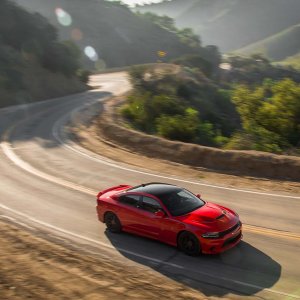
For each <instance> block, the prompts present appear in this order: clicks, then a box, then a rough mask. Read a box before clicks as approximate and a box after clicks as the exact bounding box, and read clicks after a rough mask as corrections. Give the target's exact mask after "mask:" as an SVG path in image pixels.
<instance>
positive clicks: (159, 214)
mask: <svg viewBox="0 0 300 300" xmlns="http://www.w3.org/2000/svg"><path fill="white" fill-rule="evenodd" d="M155 216H156V217H158V218H164V217H165V216H166V214H165V212H164V211H162V210H158V211H157V212H155Z"/></svg>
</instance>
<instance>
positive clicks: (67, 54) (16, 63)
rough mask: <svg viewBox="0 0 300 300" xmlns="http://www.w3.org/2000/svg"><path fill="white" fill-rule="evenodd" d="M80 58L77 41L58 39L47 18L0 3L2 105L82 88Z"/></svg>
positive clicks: (0, 83)
mask: <svg viewBox="0 0 300 300" xmlns="http://www.w3.org/2000/svg"><path fill="white" fill-rule="evenodd" d="M79 59H80V51H79V49H78V48H77V47H76V46H75V44H73V43H72V42H70V41H65V42H59V41H58V34H57V31H56V29H55V28H54V27H53V26H52V25H50V24H49V23H48V21H47V20H46V19H45V18H44V17H42V16H41V15H39V14H32V13H29V12H27V11H25V10H24V9H22V8H20V7H19V6H17V5H16V4H14V3H13V2H11V1H8V0H3V1H1V2H0V95H1V98H0V107H2V106H7V105H13V104H22V103H28V102H31V101H36V100H40V99H45V98H51V97H58V96H62V95H66V94H70V93H75V92H79V91H83V90H84V89H85V88H86V85H85V82H86V80H87V77H86V76H85V72H84V71H83V70H80V64H79ZM80 79H82V80H80Z"/></svg>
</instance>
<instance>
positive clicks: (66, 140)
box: [0, 73, 300, 300]
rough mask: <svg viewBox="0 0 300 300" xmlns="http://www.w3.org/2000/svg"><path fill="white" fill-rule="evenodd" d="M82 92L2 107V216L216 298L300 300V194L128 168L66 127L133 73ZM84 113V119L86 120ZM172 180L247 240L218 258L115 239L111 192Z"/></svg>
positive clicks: (102, 78)
mask: <svg viewBox="0 0 300 300" xmlns="http://www.w3.org/2000/svg"><path fill="white" fill-rule="evenodd" d="M91 82H92V84H93V85H94V86H95V87H98V88H96V89H94V90H92V91H88V92H85V93H82V94H76V95H70V96H67V97H63V98H59V99H53V100H48V101H44V102H39V103H34V104H29V105H22V106H15V107H9V108H4V109H1V110H0V133H1V137H2V138H1V148H0V170H1V172H0V217H1V218H9V219H10V220H13V221H14V222H17V223H20V224H22V225H23V226H28V227H41V228H43V229H45V230H49V231H51V232H52V233H53V234H57V235H58V236H65V237H68V238H69V239H71V240H74V241H81V242H82V243H85V244H89V245H93V246H94V247H96V248H97V249H98V250H99V251H101V249H106V251H108V252H111V253H112V255H113V254H114V255H117V256H119V257H122V259H124V258H125V263H126V261H127V262H128V264H130V263H138V264H140V265H141V266H142V267H145V268H149V267H150V268H153V269H154V270H155V271H156V272H160V273H162V274H164V275H165V276H167V277H170V278H172V279H174V280H176V281H179V282H181V283H184V284H185V285H188V286H191V287H193V288H195V289H198V290H199V291H201V292H202V293H204V294H205V295H206V296H207V297H209V296H215V297H225V298H232V299H240V298H244V297H245V299H246V298H247V299H252V298H253V299H258V298H260V299H272V300H273V299H275V300H276V299H300V259H299V257H300V255H299V253H300V215H299V214H300V195H289V194H284V193H282V194H277V193H275V192H274V193H272V192H268V193H262V192H255V191H253V190H252V191H250V190H249V191H248V190H240V189H234V188H226V187H220V186H217V185H208V184H205V183H203V182H201V181H200V180H199V182H197V181H192V180H189V179H188V178H175V177H173V176H170V175H168V174H152V173H151V171H147V170H143V169H137V168H135V167H132V166H129V165H125V164H120V163H117V162H114V161H112V160H109V159H107V158H105V157H102V156H99V155H96V154H95V153H92V152H90V151H88V150H86V149H83V148H82V147H81V146H79V145H77V144H76V143H75V142H74V141H72V140H71V139H70V137H69V135H68V133H67V130H66V126H67V125H68V124H69V122H70V121H72V122H75V123H76V121H79V118H82V117H84V118H87V120H88V117H90V116H91V115H93V114H95V113H97V112H99V110H100V109H101V107H102V105H101V102H102V101H103V100H104V99H106V98H107V97H110V96H111V95H118V94H122V93H124V92H125V91H127V90H128V89H129V83H128V81H127V78H126V74H125V73H111V74H102V75H95V76H94V77H92V80H91ZM83 112H84V113H83ZM153 181H163V182H168V183H174V184H178V185H182V186H184V187H186V188H188V189H190V190H191V191H193V192H195V193H199V192H200V193H201V194H202V196H203V198H204V199H206V200H209V201H212V202H216V203H220V204H223V205H226V206H229V207H231V208H233V209H235V210H236V211H237V212H238V213H239V215H240V218H241V220H242V221H243V222H244V224H245V226H244V227H245V228H244V240H243V242H242V243H241V244H240V245H239V246H237V247H236V248H234V249H232V250H230V251H228V252H225V253H224V254H222V255H219V256H201V257H198V258H193V257H188V256H185V255H184V254H182V253H180V252H178V251H177V249H175V248H172V247H169V246H166V245H163V244H160V243H157V242H154V241H151V240H147V239H143V238H139V237H135V236H131V235H128V234H121V235H111V234H109V233H107V232H106V231H105V226H104V225H103V224H100V223H99V222H98V220H97V217H96V211H95V205H96V193H97V192H98V191H99V190H101V189H104V188H106V187H109V186H112V185H118V184H122V183H129V184H132V185H137V184H140V183H143V182H153Z"/></svg>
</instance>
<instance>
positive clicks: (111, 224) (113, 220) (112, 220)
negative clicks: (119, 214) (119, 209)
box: [106, 215, 118, 230]
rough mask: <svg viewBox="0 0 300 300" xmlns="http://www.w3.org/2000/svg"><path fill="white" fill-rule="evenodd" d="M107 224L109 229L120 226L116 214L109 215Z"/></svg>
mask: <svg viewBox="0 0 300 300" xmlns="http://www.w3.org/2000/svg"><path fill="white" fill-rule="evenodd" d="M106 225H107V227H108V228H109V229H112V230H114V229H117V228H118V221H117V218H116V217H115V216H114V215H109V216H108V217H107V218H106Z"/></svg>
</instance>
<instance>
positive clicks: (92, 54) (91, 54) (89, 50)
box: [84, 46, 99, 61]
mask: <svg viewBox="0 0 300 300" xmlns="http://www.w3.org/2000/svg"><path fill="white" fill-rule="evenodd" d="M84 54H85V55H86V56H87V57H88V58H89V59H90V60H92V61H97V60H98V58H99V57H98V54H97V52H96V50H95V49H94V48H93V47H92V46H87V47H85V48H84Z"/></svg>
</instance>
